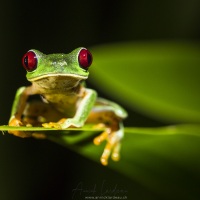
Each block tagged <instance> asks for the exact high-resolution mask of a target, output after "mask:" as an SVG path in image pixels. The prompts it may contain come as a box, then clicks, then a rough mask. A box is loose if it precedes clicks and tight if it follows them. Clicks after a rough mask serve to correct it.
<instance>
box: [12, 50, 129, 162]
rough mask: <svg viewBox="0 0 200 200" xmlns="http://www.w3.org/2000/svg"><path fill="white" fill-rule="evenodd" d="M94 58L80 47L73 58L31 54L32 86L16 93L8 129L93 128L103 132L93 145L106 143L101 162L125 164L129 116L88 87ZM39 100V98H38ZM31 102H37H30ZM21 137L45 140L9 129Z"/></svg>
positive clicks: (26, 63) (26, 65) (26, 61)
mask: <svg viewBox="0 0 200 200" xmlns="http://www.w3.org/2000/svg"><path fill="white" fill-rule="evenodd" d="M92 60H93V58H92V54H91V53H90V51H89V50H88V49H86V48H83V47H81V48H77V49H75V50H73V51H72V52H71V53H69V54H49V55H46V54H43V53H42V52H40V51H38V50H35V49H31V50H29V51H28V52H27V53H26V54H25V55H24V56H23V58H22V64H23V67H24V68H25V70H26V71H27V75H26V77H27V80H28V81H30V82H31V83H32V84H31V85H30V86H27V87H21V88H19V89H18V90H17V92H16V96H15V100H14V103H13V106H12V111H11V117H10V120H9V126H42V127H45V128H56V129H62V130H63V129H67V128H69V127H70V128H71V127H82V126H84V124H86V123H89V124H94V125H95V126H98V127H102V128H104V131H103V133H101V134H100V135H99V136H96V137H95V138H94V144H95V145H100V144H101V143H102V142H103V141H105V140H106V141H107V143H106V146H105V149H104V151H103V153H102V155H101V158H100V161H101V163H102V164H103V165H107V164H108V159H109V157H110V155H111V158H112V159H113V160H114V161H118V160H119V159H120V143H121V139H122V138H123V136H124V131H123V124H122V121H123V119H125V118H126V117H127V112H126V111H125V110H124V109H123V108H122V107H121V106H119V105H118V104H116V103H114V102H111V101H109V100H106V99H103V98H99V97H97V93H96V91H95V90H93V89H89V88H86V87H85V84H84V81H85V80H86V79H87V78H88V75H89V71H88V69H89V67H90V66H91V64H92ZM36 96H40V97H41V98H40V99H37V98H36V99H34V98H33V97H36ZM31 97H32V98H31ZM9 133H10V134H13V135H15V136H18V137H22V138H25V137H36V138H39V137H41V138H42V137H44V138H45V134H35V133H33V132H27V131H17V130H10V131H9Z"/></svg>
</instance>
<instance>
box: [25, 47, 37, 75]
mask: <svg viewBox="0 0 200 200" xmlns="http://www.w3.org/2000/svg"><path fill="white" fill-rule="evenodd" d="M22 65H23V67H24V68H25V69H26V70H27V71H28V72H31V71H33V70H35V69H36V68H37V56H36V54H35V53H34V52H33V51H28V52H27V53H26V54H24V56H23V58H22Z"/></svg>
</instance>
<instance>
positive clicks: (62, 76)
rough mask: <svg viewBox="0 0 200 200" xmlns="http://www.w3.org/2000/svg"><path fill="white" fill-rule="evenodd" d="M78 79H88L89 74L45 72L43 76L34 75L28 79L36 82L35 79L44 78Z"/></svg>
mask: <svg viewBox="0 0 200 200" xmlns="http://www.w3.org/2000/svg"><path fill="white" fill-rule="evenodd" d="M49 78H50V79H51V78H52V79H54V80H56V79H63V78H64V79H66V81H67V79H77V80H86V79H87V78H88V76H81V75H75V74H58V73H56V74H49V73H48V74H44V75H42V76H39V77H32V78H28V81H30V82H34V81H38V80H43V79H49Z"/></svg>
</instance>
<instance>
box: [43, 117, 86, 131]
mask: <svg viewBox="0 0 200 200" xmlns="http://www.w3.org/2000/svg"><path fill="white" fill-rule="evenodd" d="M42 126H43V127H45V128H56V129H66V128H69V127H76V128H78V127H81V126H83V125H82V124H81V123H78V122H76V121H75V120H74V119H73V118H68V119H66V118H62V119H60V120H59V121H58V122H49V123H44V124H42Z"/></svg>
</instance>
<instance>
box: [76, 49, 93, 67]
mask: <svg viewBox="0 0 200 200" xmlns="http://www.w3.org/2000/svg"><path fill="white" fill-rule="evenodd" d="M78 61H79V65H80V67H81V68H83V69H85V70H87V69H88V68H89V66H90V65H91V64H92V54H91V53H90V52H89V51H88V50H87V49H82V50H81V51H80V52H79V55H78Z"/></svg>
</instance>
